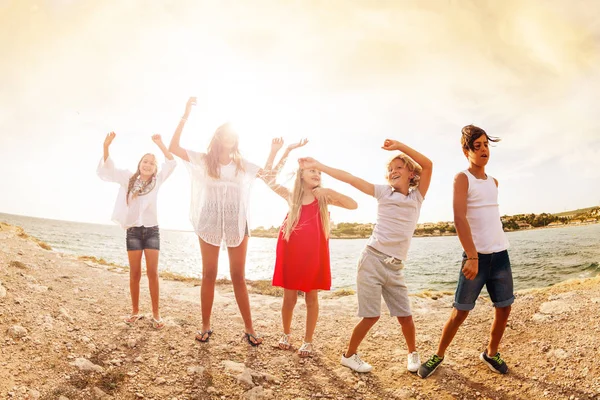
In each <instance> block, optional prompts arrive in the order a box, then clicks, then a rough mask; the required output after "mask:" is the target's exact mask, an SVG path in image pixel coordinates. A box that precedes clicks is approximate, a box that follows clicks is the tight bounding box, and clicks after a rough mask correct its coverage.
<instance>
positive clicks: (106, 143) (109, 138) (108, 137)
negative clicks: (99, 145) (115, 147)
mask: <svg viewBox="0 0 600 400" xmlns="http://www.w3.org/2000/svg"><path fill="white" fill-rule="evenodd" d="M115 136H117V134H116V133H114V132H111V133H109V134H107V135H106V138H104V162H106V160H108V157H109V155H110V154H109V153H108V148H109V147H110V144H111V143H112V141H113V140H114V139H115Z"/></svg>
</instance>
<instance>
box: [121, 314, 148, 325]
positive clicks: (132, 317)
mask: <svg viewBox="0 0 600 400" xmlns="http://www.w3.org/2000/svg"><path fill="white" fill-rule="evenodd" d="M142 318H144V316H143V315H140V314H132V315H130V316H129V317H126V318H125V319H123V322H125V323H126V324H127V325H133V324H134V323H136V322H137V321H139V320H140V319H142Z"/></svg>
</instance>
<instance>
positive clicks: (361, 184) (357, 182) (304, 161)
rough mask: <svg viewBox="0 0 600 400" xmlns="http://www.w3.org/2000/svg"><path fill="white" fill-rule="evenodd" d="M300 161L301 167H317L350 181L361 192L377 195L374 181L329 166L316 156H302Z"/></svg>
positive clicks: (337, 177)
mask: <svg viewBox="0 0 600 400" xmlns="http://www.w3.org/2000/svg"><path fill="white" fill-rule="evenodd" d="M298 162H299V163H300V168H302V169H311V168H314V169H317V170H319V171H321V172H324V173H326V174H327V175H329V176H331V177H332V178H334V179H337V180H338V181H342V182H345V183H348V184H350V185H352V186H354V187H355V188H357V189H358V190H360V191H361V192H363V193H365V194H368V195H369V196H375V185H373V184H372V183H369V182H367V181H365V180H363V179H360V178H358V177H356V176H354V175H352V174H350V173H348V172H346V171H342V170H341V169H335V168H331V167H328V166H326V165H324V164H321V163H320V162H318V161H317V160H315V159H314V158H310V157H306V158H301V159H299V160H298Z"/></svg>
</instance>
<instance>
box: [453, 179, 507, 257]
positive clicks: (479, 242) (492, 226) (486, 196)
mask: <svg viewBox="0 0 600 400" xmlns="http://www.w3.org/2000/svg"><path fill="white" fill-rule="evenodd" d="M463 173H464V174H465V175H466V176H467V178H468V180H469V190H468V192H467V220H468V221H469V226H470V227H471V235H472V236H473V243H475V248H476V249H477V252H478V253H481V254H491V253H498V252H500V251H504V250H506V249H508V238H507V237H506V235H505V233H504V230H503V229H502V221H501V220H500V209H499V207H498V187H496V182H494V178H492V177H491V176H490V175H488V176H487V178H486V179H477V178H475V176H473V174H471V173H470V172H469V171H468V170H465V171H463Z"/></svg>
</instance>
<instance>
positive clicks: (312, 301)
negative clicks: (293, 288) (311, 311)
mask: <svg viewBox="0 0 600 400" xmlns="http://www.w3.org/2000/svg"><path fill="white" fill-rule="evenodd" d="M304 301H305V302H306V307H310V308H312V307H318V306H319V297H318V296H317V295H316V293H315V294H310V293H306V294H305V295H304Z"/></svg>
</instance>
